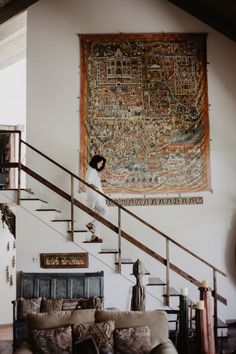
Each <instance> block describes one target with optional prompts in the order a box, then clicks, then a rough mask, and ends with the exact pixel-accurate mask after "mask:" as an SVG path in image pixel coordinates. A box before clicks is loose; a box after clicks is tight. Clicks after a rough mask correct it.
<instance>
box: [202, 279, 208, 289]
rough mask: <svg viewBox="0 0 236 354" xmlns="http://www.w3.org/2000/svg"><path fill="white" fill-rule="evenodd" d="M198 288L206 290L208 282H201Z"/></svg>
mask: <svg viewBox="0 0 236 354" xmlns="http://www.w3.org/2000/svg"><path fill="white" fill-rule="evenodd" d="M200 287H201V288H208V281H207V280H202V281H201V285H200Z"/></svg>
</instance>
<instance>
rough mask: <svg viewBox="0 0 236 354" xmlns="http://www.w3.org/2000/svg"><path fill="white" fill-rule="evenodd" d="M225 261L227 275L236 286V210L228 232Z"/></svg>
mask: <svg viewBox="0 0 236 354" xmlns="http://www.w3.org/2000/svg"><path fill="white" fill-rule="evenodd" d="M225 259H226V268H227V274H228V276H229V278H230V279H231V280H232V282H233V283H234V284H235V285H236V210H234V213H233V216H232V221H231V228H230V230H229V232H228V239H227V243H226V248H225Z"/></svg>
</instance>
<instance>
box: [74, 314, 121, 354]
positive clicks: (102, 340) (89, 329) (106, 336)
mask: <svg viewBox="0 0 236 354" xmlns="http://www.w3.org/2000/svg"><path fill="white" fill-rule="evenodd" d="M114 329H115V322H114V321H106V322H100V323H95V324H90V323H83V324H80V325H78V326H74V327H73V338H74V343H75V346H77V344H78V342H80V341H82V340H83V339H86V338H88V337H92V338H93V339H94V341H95V343H96V345H97V347H98V349H99V353H100V354H113V353H114V341H113V332H114Z"/></svg>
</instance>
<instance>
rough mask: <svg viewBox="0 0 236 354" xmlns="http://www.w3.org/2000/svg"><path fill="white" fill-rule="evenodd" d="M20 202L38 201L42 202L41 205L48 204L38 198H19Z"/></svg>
mask: <svg viewBox="0 0 236 354" xmlns="http://www.w3.org/2000/svg"><path fill="white" fill-rule="evenodd" d="M20 200H23V201H26V200H27V201H28V200H29V201H33V202H34V201H40V202H42V203H46V204H47V203H48V202H47V201H46V200H43V199H40V198H20Z"/></svg>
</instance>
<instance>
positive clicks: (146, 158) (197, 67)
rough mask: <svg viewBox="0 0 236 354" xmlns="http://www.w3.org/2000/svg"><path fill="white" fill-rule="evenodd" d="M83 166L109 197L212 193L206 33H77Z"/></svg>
mask: <svg viewBox="0 0 236 354" xmlns="http://www.w3.org/2000/svg"><path fill="white" fill-rule="evenodd" d="M80 51H81V97H80V116H81V124H80V127H81V136H80V138H81V139H80V147H81V150H80V153H81V160H80V169H81V176H82V177H85V173H86V169H87V164H88V162H89V160H90V158H91V156H92V155H94V154H100V155H103V156H105V157H106V158H107V166H106V172H105V176H104V177H103V178H104V179H105V180H106V187H105V188H104V189H105V191H106V192H107V193H119V192H122V193H142V194H146V193H172V192H178V193H179V192H193V191H202V190H209V189H210V174H209V122H208V98H207V70H206V65H207V62H206V34H182V33H178V34H170V33H169V34H166V33H164V34H119V35H107V34H106V35H81V36H80Z"/></svg>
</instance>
